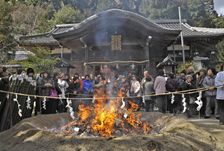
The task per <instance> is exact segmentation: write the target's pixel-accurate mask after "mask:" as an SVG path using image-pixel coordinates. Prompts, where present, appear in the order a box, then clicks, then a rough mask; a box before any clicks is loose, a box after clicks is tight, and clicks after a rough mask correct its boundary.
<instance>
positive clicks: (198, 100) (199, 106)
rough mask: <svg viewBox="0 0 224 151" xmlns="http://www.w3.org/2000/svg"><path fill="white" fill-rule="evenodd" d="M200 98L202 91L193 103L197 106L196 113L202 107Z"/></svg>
mask: <svg viewBox="0 0 224 151" xmlns="http://www.w3.org/2000/svg"><path fill="white" fill-rule="evenodd" d="M201 98H202V91H200V92H199V96H198V97H197V100H196V101H195V103H196V104H197V105H198V107H197V111H200V110H201V107H202V106H203V102H202V100H201Z"/></svg>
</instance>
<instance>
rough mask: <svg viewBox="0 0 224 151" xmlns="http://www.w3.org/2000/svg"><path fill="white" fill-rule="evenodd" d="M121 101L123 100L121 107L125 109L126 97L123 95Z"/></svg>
mask: <svg viewBox="0 0 224 151" xmlns="http://www.w3.org/2000/svg"><path fill="white" fill-rule="evenodd" d="M121 102H122V105H121V109H123V108H124V107H125V102H124V97H122V99H121Z"/></svg>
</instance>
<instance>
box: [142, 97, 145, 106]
mask: <svg viewBox="0 0 224 151" xmlns="http://www.w3.org/2000/svg"><path fill="white" fill-rule="evenodd" d="M142 102H143V103H144V104H145V96H144V95H143V96H142Z"/></svg>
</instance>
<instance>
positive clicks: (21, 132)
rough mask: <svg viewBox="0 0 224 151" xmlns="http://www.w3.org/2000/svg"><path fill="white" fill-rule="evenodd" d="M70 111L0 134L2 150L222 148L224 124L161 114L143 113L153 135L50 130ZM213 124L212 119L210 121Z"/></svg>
mask: <svg viewBox="0 0 224 151" xmlns="http://www.w3.org/2000/svg"><path fill="white" fill-rule="evenodd" d="M69 120H71V119H70V118H69V115H68V114H56V115H39V116H36V117H33V118H29V119H26V120H23V121H21V122H20V123H18V124H17V125H16V126H14V127H13V128H11V129H9V130H7V131H5V132H2V133H0V150H1V151H94V150H97V151H101V150H102V151H112V150H114V151H120V150H122V151H123V150H125V151H222V150H224V144H223V142H224V127H223V126H219V125H218V124H217V123H212V122H214V121H210V122H211V123H212V124H213V125H212V124H207V125H206V122H205V123H203V121H202V122H200V120H199V121H197V120H191V121H189V120H187V119H185V118H183V117H174V116H171V115H163V114H159V113H143V120H147V121H149V122H150V124H151V125H152V126H153V131H152V133H151V134H149V135H139V136H122V137H110V138H101V137H80V136H79V137H77V136H63V135H62V134H56V133H53V132H50V131H49V129H52V130H53V129H56V128H58V127H61V126H63V125H65V124H66V123H67V122H68V121H69ZM208 123H209V122H208Z"/></svg>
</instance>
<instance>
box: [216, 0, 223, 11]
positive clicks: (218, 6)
mask: <svg viewBox="0 0 224 151" xmlns="http://www.w3.org/2000/svg"><path fill="white" fill-rule="evenodd" d="M214 5H215V10H216V11H217V12H218V14H222V15H224V0H214Z"/></svg>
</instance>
